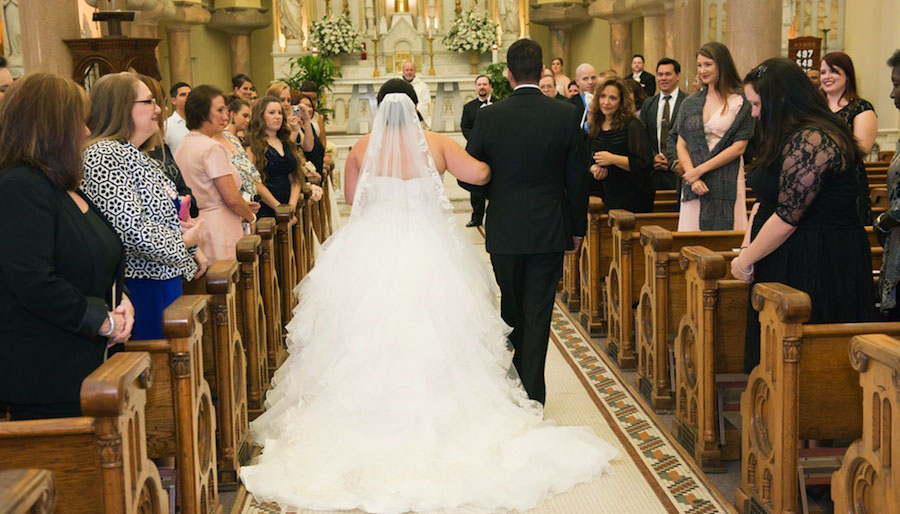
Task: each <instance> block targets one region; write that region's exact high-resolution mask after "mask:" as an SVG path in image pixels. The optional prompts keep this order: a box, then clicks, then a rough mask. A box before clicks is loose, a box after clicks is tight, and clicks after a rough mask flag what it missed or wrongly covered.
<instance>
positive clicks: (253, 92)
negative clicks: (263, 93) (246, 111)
mask: <svg viewBox="0 0 900 514" xmlns="http://www.w3.org/2000/svg"><path fill="white" fill-rule="evenodd" d="M257 100H259V93H258V92H257V91H256V87H255V86H254V87H253V88H251V89H250V100H248V103H250V107H253V106H254V105H256V101H257Z"/></svg>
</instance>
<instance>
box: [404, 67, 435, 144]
mask: <svg viewBox="0 0 900 514" xmlns="http://www.w3.org/2000/svg"><path fill="white" fill-rule="evenodd" d="M400 69H401V71H402V72H403V80H405V81H407V82H409V83H410V84H412V87H413V89H415V90H416V96H417V97H419V104H418V105H417V106H416V107H417V109H418V111H419V114H421V115H422V118H423V119H424V120H425V121H424V123H425V128H426V129H430V128H431V90H430V89H429V88H428V84H426V83H425V81H424V80H422V79H420V78H419V77H417V76H416V64H415V63H414V62H412V61H406V62H404V63H403V67H402V68H400Z"/></svg>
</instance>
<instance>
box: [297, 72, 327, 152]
mask: <svg viewBox="0 0 900 514" xmlns="http://www.w3.org/2000/svg"><path fill="white" fill-rule="evenodd" d="M300 92H301V93H303V96H306V97H307V98H309V99H310V100H311V101H312V106H313V114H314V116H313V118H312V119H313V122H314V123H313V132H315V134H316V137H318V138H319V141H320V142H321V143H322V147H324V148H327V147H328V137H327V135H326V133H325V116H324V115H323V114H322V113H320V112H318V108H319V107H318V106H319V87H318V86H316V84H315V83H314V82H313V81H311V80H304V81H303V83H302V84H300Z"/></svg>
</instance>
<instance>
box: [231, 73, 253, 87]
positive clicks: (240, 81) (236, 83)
mask: <svg viewBox="0 0 900 514" xmlns="http://www.w3.org/2000/svg"><path fill="white" fill-rule="evenodd" d="M244 82H249V83H250V84H253V81H252V80H250V77H248V76H247V75H244V74H243V73H238V74H237V75H235V76H233V77H231V87H233V88H235V87H241V86H243V85H244Z"/></svg>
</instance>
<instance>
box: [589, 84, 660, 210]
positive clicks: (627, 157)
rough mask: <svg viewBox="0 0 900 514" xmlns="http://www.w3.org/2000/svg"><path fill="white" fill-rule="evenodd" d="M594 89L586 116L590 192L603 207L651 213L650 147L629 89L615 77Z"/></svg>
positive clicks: (651, 153)
mask: <svg viewBox="0 0 900 514" xmlns="http://www.w3.org/2000/svg"><path fill="white" fill-rule="evenodd" d="M595 91H596V92H597V94H596V95H594V100H593V101H592V102H591V109H590V116H589V117H588V126H589V127H590V129H589V132H588V137H589V138H590V145H591V146H590V149H591V164H590V172H591V194H592V195H596V196H600V197H602V198H603V206H604V210H609V209H626V210H629V211H631V212H652V211H653V198H654V196H655V195H656V190H655V189H654V188H653V181H652V180H651V178H650V177H651V174H652V170H653V150H652V148H651V147H650V139H649V138H648V137H647V131H646V130H644V126H643V125H642V124H641V120H639V119H637V118H635V117H634V102H633V101H632V96H631V92H630V91H629V90H628V86H626V85H625V82H623V81H622V79H620V78H617V77H613V78H608V79H606V80H604V81H602V82H601V83H600V84H598V85H597V87H596V88H595Z"/></svg>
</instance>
